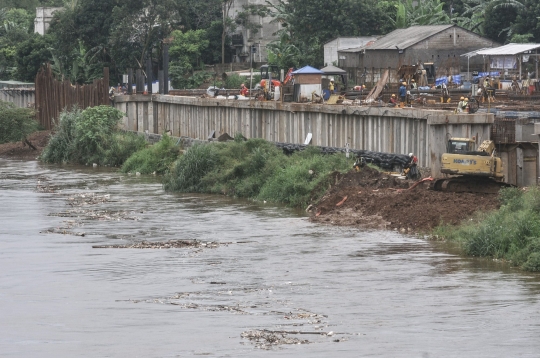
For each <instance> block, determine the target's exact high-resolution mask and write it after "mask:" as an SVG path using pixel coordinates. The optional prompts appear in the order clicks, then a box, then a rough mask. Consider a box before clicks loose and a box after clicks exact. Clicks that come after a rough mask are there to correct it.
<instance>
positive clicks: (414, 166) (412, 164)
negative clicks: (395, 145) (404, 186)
mask: <svg viewBox="0 0 540 358" xmlns="http://www.w3.org/2000/svg"><path fill="white" fill-rule="evenodd" d="M401 175H403V176H406V177H407V179H413V180H416V179H420V172H419V171H418V158H416V156H415V155H414V154H413V153H409V162H408V163H407V164H405V165H404V166H403V171H402V172H401Z"/></svg>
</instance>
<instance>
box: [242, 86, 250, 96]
mask: <svg viewBox="0 0 540 358" xmlns="http://www.w3.org/2000/svg"><path fill="white" fill-rule="evenodd" d="M240 94H241V95H242V96H244V97H247V95H248V94H249V90H248V88H247V87H246V85H245V84H243V83H242V84H241V85H240Z"/></svg>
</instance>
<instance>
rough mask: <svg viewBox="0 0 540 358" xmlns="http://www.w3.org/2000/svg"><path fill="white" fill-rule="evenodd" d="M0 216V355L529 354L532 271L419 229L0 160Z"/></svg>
mask: <svg viewBox="0 0 540 358" xmlns="http://www.w3.org/2000/svg"><path fill="white" fill-rule="evenodd" d="M0 220H1V225H0V269H1V272H2V274H1V275H0V356H2V357H192V356H211V357H270V356H272V357H274V356H281V357H292V356H295V357H538V356H540V275H534V274H527V273H523V272H520V271H517V270H514V269H510V268H508V267H506V266H504V265H503V264H500V263H495V262H492V261H488V260H480V259H470V258H463V257H459V256H456V255H454V254H452V253H451V251H448V250H447V249H446V248H444V247H441V244H439V243H434V242H430V241H426V240H423V239H420V238H415V237H407V236H402V235H400V234H398V233H395V232H386V231H357V230H350V229H343V228H336V227H325V226H319V225H315V224H312V223H310V222H308V221H307V219H306V218H305V216H303V214H302V213H301V212H295V211H292V210H291V209H288V208H284V207H280V206H275V205H269V204H264V203H256V202H251V201H241V200H233V199H230V198H226V197H221V196H210V195H193V194H189V195H186V194H170V193H165V192H163V190H162V188H161V185H160V184H159V182H158V180H157V179H156V178H153V177H135V176H126V175H122V174H119V173H117V172H115V171H111V170H100V169H92V168H80V167H62V166H45V165H41V164H39V163H37V162H18V161H9V160H2V159H0ZM193 240H196V241H193ZM142 241H145V242H146V243H147V244H145V245H141V246H140V247H132V248H129V246H133V245H136V244H140V243H141V242H142ZM171 242H172V243H174V242H194V243H196V244H194V245H192V246H189V245H188V246H182V245H181V246H178V247H174V248H167V247H166V246H165V244H167V243H171ZM153 244H156V246H157V247H161V248H156V246H152V245H153ZM95 247H99V248H95ZM126 247H128V248H126Z"/></svg>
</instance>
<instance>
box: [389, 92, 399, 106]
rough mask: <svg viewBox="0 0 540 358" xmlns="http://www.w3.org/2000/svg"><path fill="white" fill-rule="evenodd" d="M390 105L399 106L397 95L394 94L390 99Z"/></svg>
mask: <svg viewBox="0 0 540 358" xmlns="http://www.w3.org/2000/svg"><path fill="white" fill-rule="evenodd" d="M388 103H390V104H393V105H396V104H397V100H396V95H395V94H394V93H392V96H391V97H390V100H389V101H388Z"/></svg>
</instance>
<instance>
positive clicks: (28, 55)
mask: <svg viewBox="0 0 540 358" xmlns="http://www.w3.org/2000/svg"><path fill="white" fill-rule="evenodd" d="M51 47H52V38H51V37H49V36H47V35H45V36H40V35H38V34H32V35H31V36H30V38H29V39H28V40H26V41H24V42H23V43H21V44H20V45H19V46H18V47H17V52H16V57H15V60H16V64H17V69H16V71H15V78H16V79H18V80H20V81H27V82H34V80H35V78H36V74H37V72H38V70H39V69H40V67H41V66H42V65H44V64H45V63H47V62H50V61H51V60H52V54H51V51H50V48H51Z"/></svg>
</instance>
